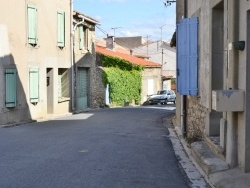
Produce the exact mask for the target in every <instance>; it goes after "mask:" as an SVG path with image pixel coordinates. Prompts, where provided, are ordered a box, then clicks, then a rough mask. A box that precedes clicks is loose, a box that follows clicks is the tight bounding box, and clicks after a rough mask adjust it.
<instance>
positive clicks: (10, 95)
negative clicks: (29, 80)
mask: <svg viewBox="0 0 250 188" xmlns="http://www.w3.org/2000/svg"><path fill="white" fill-rule="evenodd" d="M16 104H17V70H16V69H5V106H6V107H7V108H13V107H16Z"/></svg>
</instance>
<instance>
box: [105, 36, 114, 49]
mask: <svg viewBox="0 0 250 188" xmlns="http://www.w3.org/2000/svg"><path fill="white" fill-rule="evenodd" d="M106 48H107V49H110V50H114V49H115V41H114V36H108V37H107V40H106Z"/></svg>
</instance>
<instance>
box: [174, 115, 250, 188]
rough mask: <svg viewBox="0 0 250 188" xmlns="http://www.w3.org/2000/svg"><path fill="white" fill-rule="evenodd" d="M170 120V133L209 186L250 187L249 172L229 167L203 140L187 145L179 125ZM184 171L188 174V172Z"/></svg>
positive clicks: (227, 187)
mask: <svg viewBox="0 0 250 188" xmlns="http://www.w3.org/2000/svg"><path fill="white" fill-rule="evenodd" d="M172 122H173V125H174V128H173V129H169V130H170V134H174V135H175V136H176V137H177V138H178V139H179V140H180V142H181V144H182V147H183V148H184V150H185V152H186V154H187V155H188V157H189V159H190V160H191V161H192V163H193V164H194V166H195V167H196V168H197V169H198V171H199V173H200V174H201V175H202V177H203V178H204V179H205V180H206V182H207V183H208V184H209V185H210V186H211V187H216V188H217V187H221V188H224V187H225V188H236V187H237V188H247V187H250V173H243V172H242V171H241V170H240V169H238V168H234V169H230V168H229V165H228V164H227V163H226V162H225V160H223V159H221V158H219V157H217V156H216V155H215V154H214V153H213V152H212V151H211V150H210V148H209V147H208V146H207V145H206V144H205V142H194V143H192V144H191V146H189V147H188V144H187V142H186V141H185V140H184V139H183V138H182V135H181V131H180V126H177V125H176V122H175V119H172ZM171 141H172V140H171ZM172 143H173V142H172ZM173 145H174V144H173ZM177 156H178V153H177ZM186 173H187V175H188V173H189V172H188V171H187V172H186ZM193 185H194V186H192V187H197V186H195V185H196V184H193ZM200 187H204V186H200Z"/></svg>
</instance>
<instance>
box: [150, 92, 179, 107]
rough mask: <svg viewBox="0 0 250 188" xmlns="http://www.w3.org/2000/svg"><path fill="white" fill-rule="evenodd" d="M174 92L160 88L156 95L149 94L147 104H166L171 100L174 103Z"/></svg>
mask: <svg viewBox="0 0 250 188" xmlns="http://www.w3.org/2000/svg"><path fill="white" fill-rule="evenodd" d="M175 99H176V94H175V92H174V91H173V90H160V91H158V92H157V94H156V95H151V96H150V97H149V99H148V102H149V104H158V103H161V104H167V103H168V102H173V103H174V104H175Z"/></svg>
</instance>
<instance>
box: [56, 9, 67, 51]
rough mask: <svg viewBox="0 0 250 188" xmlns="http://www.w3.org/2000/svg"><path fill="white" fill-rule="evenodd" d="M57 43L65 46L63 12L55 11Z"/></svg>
mask: <svg viewBox="0 0 250 188" xmlns="http://www.w3.org/2000/svg"><path fill="white" fill-rule="evenodd" d="M57 24H58V25H57V45H58V46H59V47H64V46H65V15H64V12H57Z"/></svg>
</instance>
